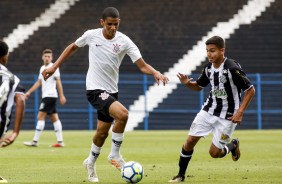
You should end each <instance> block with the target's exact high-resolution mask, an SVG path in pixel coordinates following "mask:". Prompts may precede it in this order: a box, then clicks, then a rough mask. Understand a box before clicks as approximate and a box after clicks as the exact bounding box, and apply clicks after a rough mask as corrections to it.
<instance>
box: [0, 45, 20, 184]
mask: <svg viewBox="0 0 282 184" xmlns="http://www.w3.org/2000/svg"><path fill="white" fill-rule="evenodd" d="M8 57H9V47H8V45H7V44H6V43H5V42H4V41H0V81H1V86H0V109H1V114H0V147H6V146H9V145H11V144H12V143H13V142H14V141H15V140H16V138H17V137H18V135H19V133H20V128H21V124H22V121H23V118H24V111H25V98H24V92H25V90H24V88H23V87H22V86H21V85H20V84H19V83H20V79H19V78H18V77H17V76H16V75H14V74H12V73H11V72H10V71H9V70H8V69H7V68H6V67H5V66H6V65H7V63H8ZM14 104H15V105H16V109H15V117H14V127H13V131H12V132H11V133H10V134H8V135H5V134H6V132H7V131H8V127H9V125H10V120H11V117H12V108H13V106H14ZM0 181H1V177H0Z"/></svg>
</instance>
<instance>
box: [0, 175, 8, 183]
mask: <svg viewBox="0 0 282 184" xmlns="http://www.w3.org/2000/svg"><path fill="white" fill-rule="evenodd" d="M0 183H8V181H7V180H5V179H4V178H2V177H1V176H0Z"/></svg>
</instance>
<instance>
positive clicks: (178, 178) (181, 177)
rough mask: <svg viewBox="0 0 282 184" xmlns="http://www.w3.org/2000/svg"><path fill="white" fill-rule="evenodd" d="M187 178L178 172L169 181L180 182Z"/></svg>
mask: <svg viewBox="0 0 282 184" xmlns="http://www.w3.org/2000/svg"><path fill="white" fill-rule="evenodd" d="M184 179H185V176H184V175H181V174H178V175H177V176H174V177H173V178H172V179H171V180H169V181H168V182H169V183H178V182H183V181H184Z"/></svg>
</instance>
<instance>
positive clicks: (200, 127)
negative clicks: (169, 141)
mask: <svg viewBox="0 0 282 184" xmlns="http://www.w3.org/2000/svg"><path fill="white" fill-rule="evenodd" d="M206 50H207V57H208V60H209V63H208V64H206V65H205V67H204V69H203V71H202V74H201V76H200V77H199V78H198V79H197V80H196V81H193V79H192V78H189V77H188V76H186V75H184V74H181V73H178V75H177V76H178V78H179V80H180V81H181V83H182V84H184V85H185V86H187V87H188V88H190V89H192V90H195V91H200V90H202V89H203V88H204V87H206V86H208V85H209V84H210V86H211V90H210V93H209V96H208V98H207V100H206V101H205V103H204V104H203V106H202V109H201V111H200V112H199V113H198V114H197V116H196V117H195V119H194V121H193V122H192V124H191V127H190V131H189V134H188V137H187V139H186V141H185V142H184V144H183V146H182V150H181V151H180V159H179V172H178V174H177V175H176V176H175V177H173V178H172V179H171V180H169V182H171V183H177V182H182V181H184V180H185V173H186V170H187V167H188V164H189V161H190V160H191V158H192V155H193V152H194V147H195V145H196V144H197V142H198V141H199V140H200V139H201V138H202V137H206V136H208V135H209V134H210V133H213V139H212V144H211V146H210V150H209V153H210V155H211V157H213V158H222V157H224V156H226V155H227V154H228V153H229V152H231V154H232V159H233V160H234V161H237V160H238V159H239V158H240V149H239V140H238V139H232V134H233V132H234V130H235V128H236V126H237V125H240V124H241V122H242V118H243V114H244V112H245V110H246V108H247V106H248V105H249V103H250V101H251V99H252V98H253V96H254V94H255V88H254V86H253V84H252V83H251V81H250V80H249V79H248V78H247V76H246V74H245V73H244V71H243V70H242V68H241V66H240V64H239V63H238V62H236V61H235V60H233V59H229V58H227V57H225V56H224V52H225V42H224V40H223V39H222V38H221V37H219V36H213V37H211V38H209V39H208V40H207V41H206ZM242 92H244V97H243V99H241V93H242Z"/></svg>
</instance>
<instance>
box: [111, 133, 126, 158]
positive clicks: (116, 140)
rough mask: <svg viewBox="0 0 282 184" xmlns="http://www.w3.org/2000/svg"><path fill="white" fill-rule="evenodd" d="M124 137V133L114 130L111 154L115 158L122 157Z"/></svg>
mask: <svg viewBox="0 0 282 184" xmlns="http://www.w3.org/2000/svg"><path fill="white" fill-rule="evenodd" d="M123 139H124V134H123V133H114V132H112V146H111V153H110V155H111V156H112V157H113V158H119V157H120V147H121V144H122V141H123Z"/></svg>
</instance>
